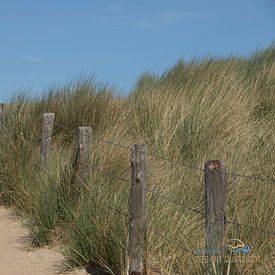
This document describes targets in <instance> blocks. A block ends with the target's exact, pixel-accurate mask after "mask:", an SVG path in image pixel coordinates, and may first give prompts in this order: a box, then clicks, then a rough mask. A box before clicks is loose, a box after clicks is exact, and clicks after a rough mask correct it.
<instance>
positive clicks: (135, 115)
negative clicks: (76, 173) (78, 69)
mask: <svg viewBox="0 0 275 275" xmlns="http://www.w3.org/2000/svg"><path fill="white" fill-rule="evenodd" d="M274 90H275V49H274V47H273V48H272V47H271V48H269V49H267V50H265V51H263V52H259V53H257V54H255V55H254V56H253V57H252V58H250V59H237V58H231V59H227V60H214V59H213V60H209V59H207V60H201V61H199V62H192V63H190V64H185V63H184V62H179V63H178V64H177V65H176V66H175V67H174V68H172V69H171V70H169V71H168V72H167V73H165V74H163V75H162V76H160V77H158V76H152V75H148V74H147V75H146V74H145V75H143V76H142V77H140V79H139V80H138V82H137V85H136V88H135V89H134V91H133V92H132V93H131V94H130V95H129V96H128V97H126V98H121V97H119V96H115V95H114V92H115V91H114V90H113V89H112V88H109V87H107V86H105V87H98V86H97V85H95V84H94V83H93V81H92V80H83V79H82V80H81V81H79V82H78V83H73V84H70V85H69V86H68V87H61V88H51V90H50V91H48V92H47V93H45V95H44V96H43V97H40V98H36V99H30V98H29V97H27V96H24V95H20V96H18V97H17V98H15V99H14V100H13V101H12V102H11V103H10V106H9V110H10V111H12V112H15V113H9V114H7V117H6V123H5V127H4V128H3V129H2V130H1V131H2V133H1V144H2V145H1V146H2V147H1V148H2V149H1V153H0V164H1V165H2V166H3V168H2V169H1V172H0V173H1V177H0V178H1V183H0V189H1V198H2V200H4V201H5V202H6V203H8V204H11V205H14V206H15V207H16V209H17V210H18V213H20V214H22V215H25V216H26V217H28V218H29V220H30V223H29V224H30V230H31V233H32V239H33V243H34V244H36V245H44V244H49V243H55V242H57V241H58V242H61V243H63V245H64V251H63V252H64V254H65V255H66V257H67V259H68V261H69V262H70V263H71V264H73V265H77V266H79V265H87V264H91V263H93V264H98V265H100V266H104V267H105V268H107V269H108V270H109V271H110V272H112V273H113V274H124V273H125V272H126V270H127V248H126V246H127V236H128V217H127V216H124V215H121V214H119V213H118V212H114V211H111V210H110V209H112V208H118V209H121V210H122V211H124V212H126V213H127V211H128V209H129V185H128V184H127V183H125V182H122V181H119V180H117V179H115V178H111V177H108V176H106V175H103V174H100V173H98V172H97V171H91V173H90V176H89V179H88V181H87V183H86V185H85V186H84V187H82V188H80V190H79V192H78V194H77V196H72V195H70V193H69V192H68V185H69V181H70V175H71V172H72V171H71V159H72V153H73V135H74V133H75V130H76V128H77V127H78V126H82V125H87V126H91V127H92V129H93V135H94V137H101V138H103V139H107V140H112V141H113V142H116V143H121V144H124V145H130V144H131V143H141V142H145V143H146V144H147V146H148V151H149V152H151V153H157V154H159V155H164V156H166V157H169V158H171V159H174V160H181V161H183V162H185V163H188V164H192V165H197V166H198V167H203V164H204V162H205V161H206V160H208V159H222V160H225V161H226V163H227V166H228V170H229V171H230V172H234V171H238V172H239V173H242V174H248V175H252V176H259V177H266V178H274V171H275V162H274V144H275V134H274V133H275V131H274V130H275V105H274V103H275V93H274ZM43 112H54V113H55V115H56V120H55V128H54V134H53V149H52V158H51V165H50V167H49V168H48V171H44V170H42V169H41V168H40V167H39V165H38V161H37V160H38V159H39V145H38V143H37V142H36V140H37V139H38V138H39V137H40V132H41V117H42V115H41V114H42V113H43ZM14 130H16V131H17V132H16V133H14V134H11V133H12V132H13V131H14ZM30 139H31V140H30ZM92 160H93V162H94V163H95V164H96V165H97V166H100V167H102V168H103V169H104V170H107V171H113V172H114V176H118V177H124V178H129V174H130V170H129V169H130V167H129V152H127V151H126V150H123V149H121V148H116V147H112V146H110V145H108V144H104V143H102V142H96V143H94V144H93V150H92ZM228 185H229V193H228V199H229V213H228V216H229V219H231V220H234V221H236V222H239V223H242V224H247V225H253V226H257V227H259V228H261V230H272V229H273V228H274V227H275V220H274V219H273V217H274V214H275V207H274V199H275V186H274V184H272V183H265V182H263V181H253V180H249V179H245V178H241V177H233V176H230V177H229V182H228ZM148 187H149V189H150V188H155V192H157V193H158V194H161V195H163V196H168V197H170V198H172V199H173V200H177V201H178V202H179V203H182V204H183V205H186V206H188V207H192V208H196V209H200V210H201V211H204V185H203V175H202V173H201V171H194V170H192V169H189V168H187V167H179V166H176V165H173V164H171V163H168V162H165V161H161V160H158V159H154V158H152V157H149V160H148ZM147 205H148V209H147V220H148V234H147V239H146V244H147V248H146V251H145V259H146V263H147V269H148V272H149V273H150V274H160V272H161V274H205V265H204V264H202V263H200V261H199V259H198V258H197V257H196V256H194V255H193V254H192V251H193V250H194V249H196V248H203V247H204V245H205V235H204V220H203V219H202V218H201V217H200V216H199V215H197V214H196V213H193V212H190V211H188V210H186V209H184V208H183V207H181V206H179V205H175V204H174V203H172V202H171V201H169V200H165V199H164V198H163V197H158V196H156V195H154V193H150V192H149V193H148V196H147ZM227 237H228V238H238V239H241V240H243V241H244V242H246V243H248V244H249V245H251V246H252V253H253V254H254V255H259V256H260V261H259V262H248V263H237V264H236V263H230V264H229V265H228V270H229V274H236V273H238V274H272V273H274V271H275V248H274V236H270V235H268V234H264V233H260V231H255V230H254V231H253V230H251V229H247V228H238V227H235V226H233V225H229V228H228V232H227ZM158 272H159V273H158Z"/></svg>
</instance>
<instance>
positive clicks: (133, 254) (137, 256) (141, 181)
mask: <svg viewBox="0 0 275 275" xmlns="http://www.w3.org/2000/svg"><path fill="white" fill-rule="evenodd" d="M146 150H147V149H146V145H145V144H141V145H138V144H133V145H132V146H131V206H130V211H131V216H130V231H129V247H128V254H129V274H130V275H144V274H145V265H144V261H143V245H144V237H145V228H146V221H145V200H146V165H147V159H146V157H147V155H146Z"/></svg>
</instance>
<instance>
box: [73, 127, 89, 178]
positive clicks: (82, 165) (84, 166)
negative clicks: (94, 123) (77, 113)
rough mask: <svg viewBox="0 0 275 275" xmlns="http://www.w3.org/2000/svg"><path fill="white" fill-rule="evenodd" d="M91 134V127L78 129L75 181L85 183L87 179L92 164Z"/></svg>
mask: <svg viewBox="0 0 275 275" xmlns="http://www.w3.org/2000/svg"><path fill="white" fill-rule="evenodd" d="M91 134H92V128H91V127H78V133H77V144H76V154H75V160H74V165H73V166H74V167H73V168H74V178H73V181H75V178H78V179H79V180H80V182H84V181H85V179H86V177H87V174H88V170H89V167H88V166H89V164H90V153H91V152H90V150H91Z"/></svg>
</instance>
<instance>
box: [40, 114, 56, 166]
mask: <svg viewBox="0 0 275 275" xmlns="http://www.w3.org/2000/svg"><path fill="white" fill-rule="evenodd" d="M53 122H54V113H44V114H43V128H42V142H41V164H42V165H43V166H47V165H48V163H49V158H50V147H51V141H52V132H53Z"/></svg>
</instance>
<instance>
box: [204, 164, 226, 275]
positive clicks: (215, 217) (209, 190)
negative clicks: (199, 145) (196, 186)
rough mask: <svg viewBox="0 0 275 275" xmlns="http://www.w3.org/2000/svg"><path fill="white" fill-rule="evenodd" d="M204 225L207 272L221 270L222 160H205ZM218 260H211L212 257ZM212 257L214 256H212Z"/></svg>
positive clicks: (224, 196)
mask: <svg viewBox="0 0 275 275" xmlns="http://www.w3.org/2000/svg"><path fill="white" fill-rule="evenodd" d="M204 168H205V225H206V253H207V256H208V273H209V274H212V273H213V270H214V266H215V269H216V271H217V270H220V271H222V272H223V269H224V263H223V256H224V252H225V250H224V249H225V231H226V214H227V169H226V164H225V162H224V161H220V160H209V161H206V162H205V166H204ZM211 256H215V259H217V260H218V259H219V260H220V262H219V261H212V259H211V258H212V257H211ZM218 256H219V258H218ZM213 259H214V258H213Z"/></svg>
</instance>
